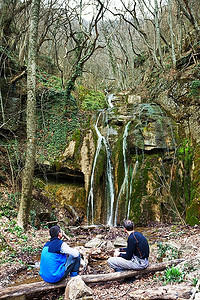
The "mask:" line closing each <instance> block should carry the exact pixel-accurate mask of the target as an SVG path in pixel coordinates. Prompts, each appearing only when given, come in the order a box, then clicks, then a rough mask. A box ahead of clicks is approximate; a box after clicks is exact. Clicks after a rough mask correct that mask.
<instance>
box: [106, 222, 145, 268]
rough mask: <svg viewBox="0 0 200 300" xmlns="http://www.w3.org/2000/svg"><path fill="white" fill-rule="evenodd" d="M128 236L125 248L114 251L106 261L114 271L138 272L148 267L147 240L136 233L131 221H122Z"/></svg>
mask: <svg viewBox="0 0 200 300" xmlns="http://www.w3.org/2000/svg"><path fill="white" fill-rule="evenodd" d="M124 229H125V231H126V233H127V234H128V241H127V248H120V249H117V250H115V253H114V257H110V258H109V259H108V265H109V266H110V267H111V268H113V269H114V270H115V271H117V272H119V271H124V270H140V269H145V268H147V267H148V265H149V244H148V241H147V239H146V238H145V237H144V236H143V235H142V233H139V232H137V231H134V224H133V222H132V221H131V220H125V221H124Z"/></svg>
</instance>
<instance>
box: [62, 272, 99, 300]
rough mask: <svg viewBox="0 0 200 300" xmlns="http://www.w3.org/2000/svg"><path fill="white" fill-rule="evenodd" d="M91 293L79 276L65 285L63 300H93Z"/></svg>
mask: <svg viewBox="0 0 200 300" xmlns="http://www.w3.org/2000/svg"><path fill="white" fill-rule="evenodd" d="M92 295H93V291H92V289H91V288H89V287H88V286H87V285H86V284H85V282H84V281H83V280H82V279H81V277H80V276H76V277H74V278H72V279H70V281H69V282H68V284H67V287H66V290H65V298H64V299H65V300H76V299H79V300H93V299H94V298H93V296H92Z"/></svg>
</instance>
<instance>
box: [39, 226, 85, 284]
mask: <svg viewBox="0 0 200 300" xmlns="http://www.w3.org/2000/svg"><path fill="white" fill-rule="evenodd" d="M49 233H50V236H51V239H50V240H49V241H48V242H47V243H46V244H45V245H44V247H43V249H42V253H41V260H40V272H39V274H40V276H41V277H42V279H43V280H44V281H46V282H50V283H55V282H58V281H61V280H62V279H64V278H65V277H66V276H67V275H68V274H69V273H70V277H74V276H77V275H78V274H79V267H80V254H79V252H78V250H77V249H75V248H71V247H69V246H68V245H67V244H66V243H65V242H63V241H62V240H61V238H62V231H61V230H60V227H59V226H57V225H55V226H53V227H51V228H50V230H49Z"/></svg>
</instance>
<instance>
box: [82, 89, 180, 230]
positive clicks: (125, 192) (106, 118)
mask: <svg viewBox="0 0 200 300" xmlns="http://www.w3.org/2000/svg"><path fill="white" fill-rule="evenodd" d="M106 99H107V103H108V106H109V107H108V108H107V110H104V111H101V112H100V113H99V115H98V117H97V120H96V124H95V130H96V134H97V137H98V141H97V147H96V153H95V156H94V162H93V167H92V172H91V181H90V191H89V194H88V206H87V219H88V221H89V219H90V220H91V222H92V224H93V223H94V206H95V205H94V204H95V203H96V201H97V199H95V200H94V176H95V169H96V166H97V162H98V157H99V154H100V151H101V149H102V147H103V149H105V155H106V168H105V169H106V170H104V172H105V173H104V174H105V177H104V178H105V181H106V183H105V184H106V191H105V192H106V196H105V197H106V200H105V207H104V209H105V211H106V212H107V215H106V217H105V218H106V223H107V225H115V226H116V225H117V218H118V214H119V205H120V203H124V207H123V208H122V210H123V211H122V212H121V211H120V216H122V214H123V215H124V216H125V217H126V218H129V217H130V214H131V201H132V190H133V187H134V178H135V177H136V173H137V172H138V168H139V158H138V155H140V157H141V159H142V158H143V161H144V158H145V150H146V151H149V150H152V149H156V147H157V149H160V148H162V149H167V148H168V147H167V146H168V145H167V142H168V140H169V139H168V140H167V137H168V136H167V133H166V132H167V129H168V128H169V129H170V130H171V133H170V141H169V143H170V142H171V145H172V146H173V143H175V138H174V135H173V129H172V127H171V124H170V123H169V121H168V119H167V116H166V115H165V113H163V112H162V110H161V109H160V107H159V106H157V105H156V104H154V103H151V104H149V103H145V104H142V103H141V104H138V105H136V106H134V107H133V109H131V110H130V109H129V110H126V107H125V109H124V111H126V113H127V114H124V115H122V114H123V112H124V111H123V110H122V112H121V111H120V110H118V111H119V112H120V113H121V114H119V120H120V122H119V123H118V122H116V123H115V122H112V121H113V120H116V119H117V117H116V112H117V109H116V107H114V106H113V103H112V101H113V99H114V96H113V95H112V94H111V95H107V96H106ZM113 107H114V108H113ZM123 116H124V117H123ZM120 118H121V119H120ZM164 118H165V119H164ZM100 119H101V122H100ZM166 121H167V123H166ZM131 122H132V123H133V124H134V128H133V130H132V133H131V134H132V135H133V136H134V138H135V140H133V141H131V140H130V141H131V143H134V146H135V154H136V157H135V158H134V157H133V156H132V157H131V155H130V162H131V161H132V165H131V166H129V165H128V160H127V137H128V134H129V133H128V131H129V126H130V124H131ZM123 124H126V125H125V127H124V132H123V131H122V132H123V137H122V154H123V167H124V178H122V184H121V186H119V190H118V194H117V195H116V193H115V190H114V176H113V167H112V163H111V162H112V161H111V157H112V152H111V147H110V143H109V141H112V142H115V141H116V137H114V138H112V136H109V135H112V134H116V135H117V134H119V137H121V128H122V125H123ZM151 124H153V125H152V128H153V130H154V131H151ZM117 126H118V127H117ZM148 126H149V127H148ZM116 127H117V129H116ZM145 127H146V129H144V128H145ZM165 127H167V128H165ZM131 128H132V127H131ZM145 130H146V131H145ZM115 131H116V132H117V133H114V132H115ZM160 133H161V134H162V139H161V138H160ZM113 144H114V143H113ZM113 144H112V143H111V145H113ZM130 145H131V144H130ZM114 147H115V146H114ZM115 149H116V148H115ZM138 151H139V153H140V154H138ZM133 159H134V162H133ZM143 161H142V162H141V163H143ZM115 171H117V170H115ZM115 176H116V177H118V174H117V172H116V173H115ZM118 179H119V178H117V180H118ZM116 184H118V182H117V183H116ZM98 188H99V187H98ZM100 193H101V192H100ZM101 197H102V195H101V196H100V199H103V197H102V198H101ZM101 201H102V200H101ZM103 201H104V200H103ZM103 203H104V202H103ZM133 205H134V203H133Z"/></svg>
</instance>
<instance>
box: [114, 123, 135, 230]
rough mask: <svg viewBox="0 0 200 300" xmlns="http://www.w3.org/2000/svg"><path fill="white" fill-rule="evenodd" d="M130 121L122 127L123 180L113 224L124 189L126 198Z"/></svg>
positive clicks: (115, 222)
mask: <svg viewBox="0 0 200 300" xmlns="http://www.w3.org/2000/svg"><path fill="white" fill-rule="evenodd" d="M130 123H131V121H129V122H128V123H127V124H126V126H125V129H124V134H123V157H124V180H123V183H122V185H121V188H120V191H119V194H118V197H117V204H116V209H115V221H114V225H115V226H116V225H117V214H118V206H119V199H120V197H121V194H122V193H123V194H124V193H125V191H126V200H127V199H128V167H127V162H126V149H127V136H128V127H129V125H130Z"/></svg>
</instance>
